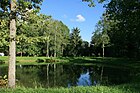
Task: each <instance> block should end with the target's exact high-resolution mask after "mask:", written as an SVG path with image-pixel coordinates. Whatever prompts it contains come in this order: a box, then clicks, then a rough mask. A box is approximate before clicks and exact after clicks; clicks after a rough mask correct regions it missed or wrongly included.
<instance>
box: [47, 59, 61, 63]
mask: <svg viewBox="0 0 140 93" xmlns="http://www.w3.org/2000/svg"><path fill="white" fill-rule="evenodd" d="M46 62H49V63H50V62H59V60H56V59H46Z"/></svg>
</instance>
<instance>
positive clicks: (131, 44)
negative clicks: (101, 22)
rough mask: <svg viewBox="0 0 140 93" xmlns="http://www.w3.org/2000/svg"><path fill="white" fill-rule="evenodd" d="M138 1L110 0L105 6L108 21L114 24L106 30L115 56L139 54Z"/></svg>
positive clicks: (139, 8)
mask: <svg viewBox="0 0 140 93" xmlns="http://www.w3.org/2000/svg"><path fill="white" fill-rule="evenodd" d="M139 13H140V1H139V0H130V1H128V0H111V2H110V3H109V4H108V5H107V6H106V15H107V20H108V21H109V22H111V21H113V22H114V23H115V24H114V25H112V26H111V29H110V30H108V35H109V37H110V39H111V43H112V45H113V47H114V50H115V53H116V56H119V57H120V56H121V57H137V58H139V55H140V49H139V47H140V32H139V30H140V22H139V21H140V15H139Z"/></svg>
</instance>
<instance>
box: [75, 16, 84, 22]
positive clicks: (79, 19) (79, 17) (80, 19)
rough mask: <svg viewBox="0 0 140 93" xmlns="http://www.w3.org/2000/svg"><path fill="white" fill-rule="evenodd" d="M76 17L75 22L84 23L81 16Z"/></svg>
mask: <svg viewBox="0 0 140 93" xmlns="http://www.w3.org/2000/svg"><path fill="white" fill-rule="evenodd" d="M76 17H77V19H76V22H84V21H85V20H86V19H85V18H84V17H83V16H82V15H77V16H76Z"/></svg>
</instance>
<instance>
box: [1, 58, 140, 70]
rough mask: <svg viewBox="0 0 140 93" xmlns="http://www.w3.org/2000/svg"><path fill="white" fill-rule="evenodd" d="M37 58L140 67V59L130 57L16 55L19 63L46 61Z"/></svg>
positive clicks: (34, 63) (6, 60) (73, 62)
mask: <svg viewBox="0 0 140 93" xmlns="http://www.w3.org/2000/svg"><path fill="white" fill-rule="evenodd" d="M37 59H43V60H46V59H53V60H57V62H50V63H62V64H63V63H64V64H77V65H96V64H97V65H104V66H114V67H129V68H136V69H138V68H140V60H136V59H128V58H112V57H105V58H102V57H57V58H47V57H16V61H17V65H44V64H47V63H46V62H41V63H37V62H36V60H37ZM0 60H4V61H5V64H4V65H8V57H7V56H4V57H3V56H0Z"/></svg>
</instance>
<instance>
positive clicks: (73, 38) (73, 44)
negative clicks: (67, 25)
mask: <svg viewBox="0 0 140 93" xmlns="http://www.w3.org/2000/svg"><path fill="white" fill-rule="evenodd" d="M81 44H82V39H81V36H80V29H79V28H78V27H76V28H73V29H72V33H71V34H70V40H69V44H68V55H70V56H80V55H79V52H80V49H81Z"/></svg>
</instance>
